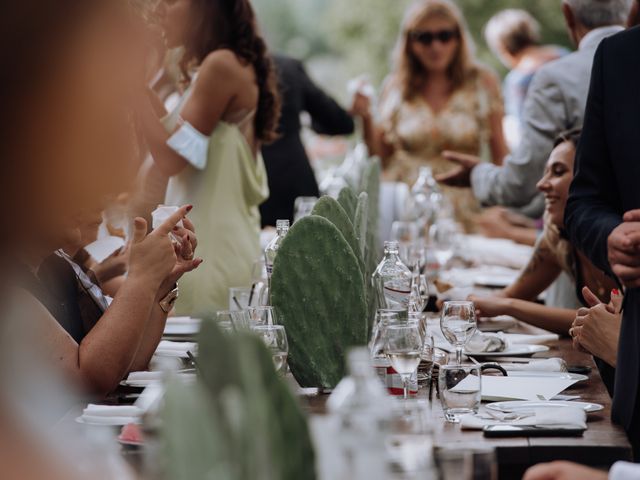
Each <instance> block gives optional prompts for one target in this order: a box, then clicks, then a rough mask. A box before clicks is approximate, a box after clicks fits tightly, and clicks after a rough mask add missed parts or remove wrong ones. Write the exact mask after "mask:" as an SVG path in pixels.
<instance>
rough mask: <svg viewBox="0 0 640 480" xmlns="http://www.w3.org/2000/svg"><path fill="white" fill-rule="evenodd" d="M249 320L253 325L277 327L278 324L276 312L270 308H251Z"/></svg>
mask: <svg viewBox="0 0 640 480" xmlns="http://www.w3.org/2000/svg"><path fill="white" fill-rule="evenodd" d="M249 318H250V319H251V324H252V325H275V324H276V323H278V322H276V319H277V315H276V310H275V308H273V307H270V306H260V307H251V308H249Z"/></svg>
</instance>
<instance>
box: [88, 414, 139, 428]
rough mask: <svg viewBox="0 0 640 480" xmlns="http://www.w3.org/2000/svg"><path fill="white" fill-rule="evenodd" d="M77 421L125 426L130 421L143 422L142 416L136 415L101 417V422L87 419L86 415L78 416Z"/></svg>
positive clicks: (101, 425)
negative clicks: (137, 416)
mask: <svg viewBox="0 0 640 480" xmlns="http://www.w3.org/2000/svg"><path fill="white" fill-rule="evenodd" d="M76 422H78V423H82V424H84V425H96V426H100V427H123V426H125V425H128V424H130V423H137V424H140V423H142V420H141V419H140V418H136V417H101V421H100V422H92V421H91V420H90V419H89V420H88V419H86V418H85V417H84V416H82V415H81V416H79V417H76Z"/></svg>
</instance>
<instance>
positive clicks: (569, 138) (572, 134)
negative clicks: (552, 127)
mask: <svg viewBox="0 0 640 480" xmlns="http://www.w3.org/2000/svg"><path fill="white" fill-rule="evenodd" d="M581 133H582V127H578V128H572V129H571V130H565V131H564V132H562V133H560V134H559V135H558V136H557V137H556V139H555V140H554V141H553V148H556V147H557V146H558V145H560V144H562V143H564V142H571V143H573V146H574V147H577V146H578V142H579V141H580V134H581Z"/></svg>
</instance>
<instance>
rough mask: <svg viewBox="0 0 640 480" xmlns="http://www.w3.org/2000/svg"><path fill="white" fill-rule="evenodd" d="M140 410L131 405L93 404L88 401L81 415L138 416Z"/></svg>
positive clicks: (140, 413) (140, 412)
mask: <svg viewBox="0 0 640 480" xmlns="http://www.w3.org/2000/svg"><path fill="white" fill-rule="evenodd" d="M142 413H143V412H142V410H141V409H139V408H138V407H135V406H133V405H95V404H93V403H90V404H89V405H87V408H85V409H84V410H83V411H82V416H83V417H84V416H87V415H88V416H92V417H139V416H140V415H142Z"/></svg>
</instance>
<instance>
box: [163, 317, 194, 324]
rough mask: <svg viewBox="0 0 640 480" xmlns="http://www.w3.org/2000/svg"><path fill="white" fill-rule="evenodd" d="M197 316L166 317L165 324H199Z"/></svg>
mask: <svg viewBox="0 0 640 480" xmlns="http://www.w3.org/2000/svg"><path fill="white" fill-rule="evenodd" d="M201 322H202V320H201V319H199V318H193V317H167V325H200V323H201Z"/></svg>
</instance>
